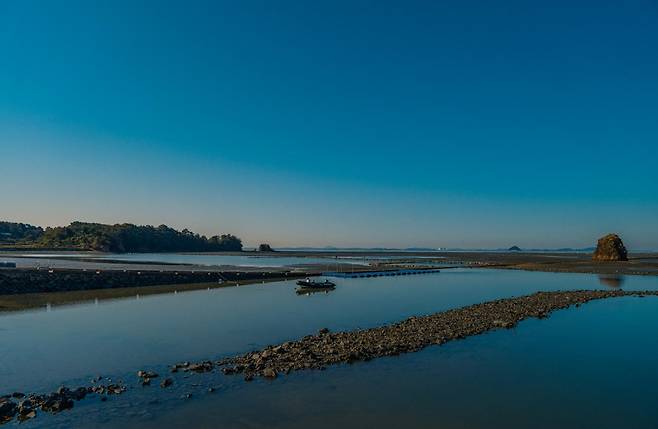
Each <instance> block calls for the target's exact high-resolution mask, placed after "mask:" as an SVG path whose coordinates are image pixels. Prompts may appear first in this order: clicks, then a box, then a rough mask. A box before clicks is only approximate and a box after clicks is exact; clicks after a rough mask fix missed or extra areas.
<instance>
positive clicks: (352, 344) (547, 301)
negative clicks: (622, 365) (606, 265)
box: [217, 290, 658, 380]
mask: <svg viewBox="0 0 658 429" xmlns="http://www.w3.org/2000/svg"><path fill="white" fill-rule="evenodd" d="M627 295H658V291H651V292H642V293H639V292H625V291H619V290H616V291H594V290H591V291H568V292H538V293H535V294H533V295H530V296H524V297H519V298H510V299H501V300H497V301H491V302H485V303H482V304H476V305H472V306H469V307H464V308H459V309H455V310H449V311H445V312H442V313H436V314H433V315H429V316H422V317H411V318H409V319H407V320H404V321H402V322H400V323H396V324H394V325H389V326H383V327H379V328H372V329H365V330H360V331H352V332H337V333H330V332H328V330H327V329H323V330H321V331H320V332H319V333H318V334H317V335H308V336H306V337H304V338H302V339H301V340H298V341H291V342H286V343H283V344H279V345H276V346H268V347H266V348H265V349H263V350H259V351H254V352H251V353H247V354H245V355H242V356H238V357H235V358H232V359H225V360H223V361H219V362H217V365H220V366H221V365H225V367H224V368H223V369H222V371H223V372H224V373H225V374H236V373H242V374H244V375H245V379H246V380H252V379H253V378H254V377H255V376H261V377H265V378H270V379H271V378H276V377H277V376H278V375H279V374H288V373H289V372H291V371H298V370H305V369H324V368H325V367H326V366H327V365H334V364H341V363H352V362H356V361H368V360H370V359H374V358H378V357H383V356H395V355H398V354H401V353H409V352H414V351H418V350H421V349H422V348H424V347H427V346H429V345H433V344H443V343H445V342H448V341H451V340H456V339H461V338H465V337H468V336H470V335H477V334H481V333H483V332H486V331H488V330H491V329H496V328H512V327H514V326H516V324H517V323H518V322H520V321H522V320H524V319H526V318H530V317H536V318H544V317H547V316H548V314H549V313H550V312H552V311H554V310H558V309H562V308H567V307H570V306H572V305H575V306H577V307H578V306H580V304H583V303H585V302H588V301H590V300H593V299H603V298H612V297H618V296H627Z"/></svg>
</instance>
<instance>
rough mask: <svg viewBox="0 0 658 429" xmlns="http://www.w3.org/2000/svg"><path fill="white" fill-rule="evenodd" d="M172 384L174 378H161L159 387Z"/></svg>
mask: <svg viewBox="0 0 658 429" xmlns="http://www.w3.org/2000/svg"><path fill="white" fill-rule="evenodd" d="M172 384H174V380H172V379H171V378H165V379H164V380H162V382H161V383H160V387H162V388H163V389H165V388H167V387H169V386H171V385H172Z"/></svg>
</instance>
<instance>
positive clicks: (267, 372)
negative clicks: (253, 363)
mask: <svg viewBox="0 0 658 429" xmlns="http://www.w3.org/2000/svg"><path fill="white" fill-rule="evenodd" d="M263 377H265V378H276V371H275V370H273V369H272V368H265V369H264V370H263Z"/></svg>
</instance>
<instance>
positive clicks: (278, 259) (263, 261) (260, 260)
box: [98, 253, 368, 267]
mask: <svg viewBox="0 0 658 429" xmlns="http://www.w3.org/2000/svg"><path fill="white" fill-rule="evenodd" d="M98 259H112V260H115V261H134V262H165V263H170V264H197V265H233V266H236V267H290V266H298V265H308V264H327V265H328V266H330V265H331V264H335V263H337V262H340V263H341V264H357V265H367V264H368V263H367V262H366V261H364V260H363V259H355V258H331V257H327V258H324V257H297V256H253V255H194V254H185V253H124V254H114V255H104V256H100V257H98Z"/></svg>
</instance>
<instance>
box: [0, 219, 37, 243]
mask: <svg viewBox="0 0 658 429" xmlns="http://www.w3.org/2000/svg"><path fill="white" fill-rule="evenodd" d="M41 235H43V228H41V227H39V226H33V225H28V224H27V223H14V222H2V221H0V243H21V242H25V241H27V242H31V241H35V240H37V239H39V237H41Z"/></svg>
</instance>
